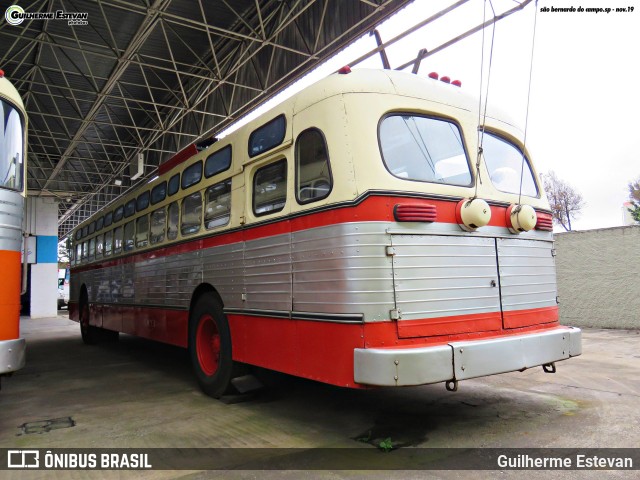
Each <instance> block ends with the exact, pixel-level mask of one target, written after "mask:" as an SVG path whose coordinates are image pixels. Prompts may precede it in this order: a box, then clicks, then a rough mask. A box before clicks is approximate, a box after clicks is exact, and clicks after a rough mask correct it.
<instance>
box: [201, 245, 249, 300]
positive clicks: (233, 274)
mask: <svg viewBox="0 0 640 480" xmlns="http://www.w3.org/2000/svg"><path fill="white" fill-rule="evenodd" d="M243 255H244V251H243V247H242V243H234V244H231V245H222V246H220V247H213V248H208V249H206V250H203V251H202V268H203V272H202V275H203V280H204V281H205V282H206V283H209V284H210V285H213V286H214V287H215V288H216V290H217V291H218V293H219V294H220V297H221V298H222V300H223V301H224V306H225V307H226V308H241V307H242V292H243V285H244V282H243V278H242V274H243V267H242V265H243Z"/></svg>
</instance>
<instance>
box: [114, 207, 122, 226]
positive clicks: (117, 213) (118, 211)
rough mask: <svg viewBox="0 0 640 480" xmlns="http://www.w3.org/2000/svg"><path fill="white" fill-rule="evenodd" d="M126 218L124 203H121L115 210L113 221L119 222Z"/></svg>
mask: <svg viewBox="0 0 640 480" xmlns="http://www.w3.org/2000/svg"><path fill="white" fill-rule="evenodd" d="M123 218H124V205H119V206H118V207H116V208H115V209H114V210H113V223H118V222H119V221H120V220H122V219H123Z"/></svg>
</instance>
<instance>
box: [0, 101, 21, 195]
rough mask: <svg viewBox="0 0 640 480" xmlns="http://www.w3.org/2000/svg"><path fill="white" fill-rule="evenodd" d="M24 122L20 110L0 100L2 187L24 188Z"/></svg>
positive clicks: (0, 167) (0, 184) (0, 173)
mask: <svg viewBox="0 0 640 480" xmlns="http://www.w3.org/2000/svg"><path fill="white" fill-rule="evenodd" d="M23 170H24V133H23V122H22V118H21V116H20V113H19V112H18V110H16V109H15V108H14V107H13V106H12V105H11V104H10V103H8V102H5V101H4V100H0V187H4V188H10V189H12V190H19V191H21V190H22V177H23Z"/></svg>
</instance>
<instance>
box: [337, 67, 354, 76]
mask: <svg viewBox="0 0 640 480" xmlns="http://www.w3.org/2000/svg"><path fill="white" fill-rule="evenodd" d="M338 73H339V74H341V75H345V74H347V73H351V67H350V66H349V65H345V66H344V67H342V68H341V69H340V70H338Z"/></svg>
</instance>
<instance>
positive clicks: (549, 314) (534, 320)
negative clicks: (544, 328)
mask: <svg viewBox="0 0 640 480" xmlns="http://www.w3.org/2000/svg"><path fill="white" fill-rule="evenodd" d="M503 316H504V328H519V327H528V326H529V325H539V324H541V323H551V322H557V321H558V318H559V316H558V307H544V308H533V309H530V310H507V311H505V312H504V313H503Z"/></svg>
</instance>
